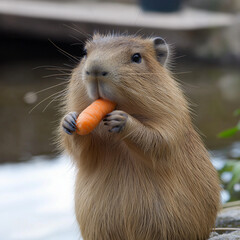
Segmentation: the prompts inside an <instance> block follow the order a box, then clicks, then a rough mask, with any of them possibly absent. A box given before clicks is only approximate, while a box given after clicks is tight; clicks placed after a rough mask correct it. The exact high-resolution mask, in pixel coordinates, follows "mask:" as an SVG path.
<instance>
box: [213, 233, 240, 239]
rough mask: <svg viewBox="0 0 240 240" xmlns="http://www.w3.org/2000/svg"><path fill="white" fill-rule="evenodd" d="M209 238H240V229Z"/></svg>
mask: <svg viewBox="0 0 240 240" xmlns="http://www.w3.org/2000/svg"><path fill="white" fill-rule="evenodd" d="M215 234H216V233H215ZM209 240H240V231H234V232H231V233H226V234H221V235H219V234H218V235H214V236H213V237H210V238H209Z"/></svg>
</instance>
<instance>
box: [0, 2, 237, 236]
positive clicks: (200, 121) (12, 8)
mask: <svg viewBox="0 0 240 240" xmlns="http://www.w3.org/2000/svg"><path fill="white" fill-rule="evenodd" d="M95 30H97V31H99V32H100V33H108V32H112V33H113V32H115V33H116V32H120V33H129V34H136V33H137V34H139V35H143V36H149V35H152V36H161V37H163V38H165V39H166V41H167V42H168V43H169V44H170V45H171V47H172V50H173V52H174V55H173V61H172V64H171V70H172V72H173V75H174V77H175V78H176V79H177V80H178V81H179V82H180V83H181V85H182V88H183V90H184V92H185V95H186V96H187V97H188V99H189V101H190V102H191V107H192V109H193V121H194V123H195V125H196V127H197V128H198V129H199V131H200V132H201V134H202V138H203V140H204V142H205V144H206V146H207V148H208V149H209V152H210V154H211V159H212V162H213V164H214V166H215V167H216V169H217V170H218V171H219V176H220V178H221V181H222V187H223V191H222V202H227V201H234V200H238V199H240V161H239V160H240V134H239V130H240V122H239V116H240V110H239V109H240V1H239V0H212V1H208V0H166V1H164V0H161V1H160V0H159V1H157V0H139V1H137V0H122V1H120V0H112V1H111V0H108V1H106V0H89V1H81V0H71V1H67V0H59V1H57V0H52V1H47V0H46V1H40V0H28V1H27V0H0V56H1V57H0V89H1V92H0V113H1V117H0V133H1V134H0V142H1V144H0V196H1V198H0V213H1V214H0V239H4V240H12V239H17V240H20V239H24V240H28V239H29V240H30V239H31V240H35V239H38V240H43V239H48V240H55V239H60V240H61V239H79V237H80V233H79V232H78V228H77V226H76V223H75V218H74V211H73V185H74V168H73V167H72V165H71V160H70V159H69V158H68V157H67V156H62V155H60V154H59V153H58V152H57V150H56V146H55V145H54V144H53V142H54V139H55V135H54V131H55V130H56V128H57V124H58V121H59V117H60V115H59V103H60V99H61V96H62V94H64V89H65V87H66V84H67V82H68V80H69V75H70V73H71V70H72V69H73V68H74V67H75V66H76V64H77V62H78V61H79V59H80V57H81V55H82V49H83V43H84V41H85V40H86V39H88V38H90V37H91V35H92V34H93V32H94V31H95Z"/></svg>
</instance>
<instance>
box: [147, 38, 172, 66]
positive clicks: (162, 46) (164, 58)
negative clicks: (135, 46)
mask: <svg viewBox="0 0 240 240" xmlns="http://www.w3.org/2000/svg"><path fill="white" fill-rule="evenodd" d="M151 40H152V42H153V46H154V49H155V52H156V58H157V60H158V62H160V63H161V65H163V66H166V65H167V62H168V57H169V47H168V44H167V43H166V42H165V40H164V39H163V38H161V37H155V38H152V39H151Z"/></svg>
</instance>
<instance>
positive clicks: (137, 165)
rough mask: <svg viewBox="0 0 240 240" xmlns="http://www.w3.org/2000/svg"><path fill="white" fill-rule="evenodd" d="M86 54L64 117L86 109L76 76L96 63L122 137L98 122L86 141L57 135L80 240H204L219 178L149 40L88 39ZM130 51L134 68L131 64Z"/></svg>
mask: <svg viewBox="0 0 240 240" xmlns="http://www.w3.org/2000/svg"><path fill="white" fill-rule="evenodd" d="M86 48H87V50H88V56H87V58H84V59H83V60H82V61H81V63H80V64H79V66H78V67H77V68H76V69H75V70H74V71H73V74H72V78H71V81H70V84H69V88H68V95H67V99H66V109H65V110H64V113H65V114H66V113H68V112H70V111H76V112H78V113H80V112H81V111H82V110H83V109H85V108H86V107H87V106H88V105H89V104H90V103H91V102H92V99H90V97H89V93H88V92H87V88H86V86H87V84H88V83H87V82H86V81H84V77H83V73H84V71H85V69H86V67H89V65H91V64H93V62H94V61H95V62H94V64H98V65H99V66H100V67H101V68H102V69H107V71H109V76H108V78H107V81H108V82H107V91H106V96H105V97H107V98H109V99H110V100H113V101H115V102H116V103H117V109H119V110H122V111H124V112H126V113H127V114H128V119H127V123H126V126H125V127H124V129H123V131H122V132H121V133H109V132H108V131H107V129H106V127H105V126H104V125H103V123H101V124H100V125H99V126H98V127H97V128H96V129H95V130H94V131H93V132H92V133H91V134H89V135H86V136H79V135H77V134H75V133H74V134H73V135H72V136H70V135H67V134H66V133H64V132H63V131H62V129H60V138H61V142H62V146H63V147H64V148H65V149H66V150H67V152H68V153H69V154H70V155H71V156H72V158H73V159H74V161H75V163H76V166H77V169H78V173H77V178H76V188H75V210H76V217H77V220H78V223H79V226H80V230H81V233H82V236H83V238H84V240H160V239H161V240H166V239H170V240H183V239H184V240H186V239H188V240H191V239H192V240H194V239H196V240H197V239H198V240H200V239H201V240H203V239H207V238H208V236H209V233H210V231H211V228H212V227H213V226H214V223H215V218H216V214H217V210H218V206H219V182H218V177H217V174H216V171H215V169H214V168H213V166H212V164H211V162H210V160H209V155H208V153H207V151H206V149H205V147H204V146H203V143H202V141H201V139H200V137H199V135H198V134H197V133H196V131H195V130H194V128H193V126H192V122H191V118H190V116H189V109H188V106H187V102H186V100H185V98H184V96H183V94H182V92H181V90H180V88H179V86H178V83H177V82H176V81H174V80H173V78H172V77H171V74H170V73H169V72H168V70H166V68H165V67H163V66H162V65H161V64H160V63H159V62H158V61H157V59H156V53H155V49H154V47H153V43H152V40H151V39H143V38H140V37H131V36H127V37H126V36H125V37H124V36H95V37H94V38H93V40H92V41H90V42H88V43H87V45H86ZM136 52H138V53H141V55H142V57H143V62H142V63H141V64H133V63H131V56H132V54H134V53H136Z"/></svg>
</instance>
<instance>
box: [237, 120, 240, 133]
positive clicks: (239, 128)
mask: <svg viewBox="0 0 240 240" xmlns="http://www.w3.org/2000/svg"><path fill="white" fill-rule="evenodd" d="M237 129H238V131H240V121H239V122H238V124H237Z"/></svg>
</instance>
